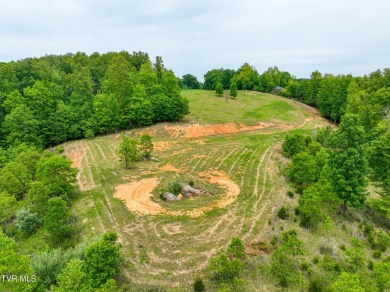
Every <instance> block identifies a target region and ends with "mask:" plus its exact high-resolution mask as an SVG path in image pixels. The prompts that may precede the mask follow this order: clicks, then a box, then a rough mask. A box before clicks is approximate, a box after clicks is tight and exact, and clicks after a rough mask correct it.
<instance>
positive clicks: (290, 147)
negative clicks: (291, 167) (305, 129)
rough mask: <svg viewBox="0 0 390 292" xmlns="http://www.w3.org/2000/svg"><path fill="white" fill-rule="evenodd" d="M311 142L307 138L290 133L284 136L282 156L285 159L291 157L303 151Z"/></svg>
mask: <svg viewBox="0 0 390 292" xmlns="http://www.w3.org/2000/svg"><path fill="white" fill-rule="evenodd" d="M310 142H311V138H310V137H309V136H304V135H302V134H299V133H292V134H289V135H287V136H286V138H285V139H284V142H283V145H282V151H283V154H284V155H285V156H287V157H293V156H294V155H295V154H298V153H299V152H301V151H305V150H306V147H307V145H309V143H310Z"/></svg>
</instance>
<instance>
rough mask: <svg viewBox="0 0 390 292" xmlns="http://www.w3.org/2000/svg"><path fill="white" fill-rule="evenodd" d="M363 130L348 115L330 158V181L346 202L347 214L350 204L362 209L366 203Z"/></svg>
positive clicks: (344, 205)
mask: <svg viewBox="0 0 390 292" xmlns="http://www.w3.org/2000/svg"><path fill="white" fill-rule="evenodd" d="M363 138H364V132H363V129H362V128H361V127H360V126H358V118H357V116H356V115H350V114H346V115H345V116H344V117H343V119H342V122H341V124H340V127H339V129H338V130H337V132H336V133H335V135H334V138H333V142H332V146H333V152H332V153H331V155H330V157H329V163H328V165H329V181H330V182H331V185H332V187H333V189H334V191H335V193H336V194H337V196H338V197H339V198H340V199H341V200H342V201H343V214H344V215H345V212H346V209H347V204H350V205H351V206H353V207H361V206H362V205H363V204H364V202H365V197H366V191H365V187H366V186H367V179H366V174H367V163H366V159H365V157H364V149H363V146H362V145H361V141H363Z"/></svg>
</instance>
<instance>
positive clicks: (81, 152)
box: [66, 143, 88, 170]
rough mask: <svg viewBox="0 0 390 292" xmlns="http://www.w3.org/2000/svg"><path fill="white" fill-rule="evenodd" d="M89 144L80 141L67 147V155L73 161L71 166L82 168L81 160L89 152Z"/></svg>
mask: <svg viewBox="0 0 390 292" xmlns="http://www.w3.org/2000/svg"><path fill="white" fill-rule="evenodd" d="M87 150H88V144H86V143H81V144H80V143H79V144H73V145H72V146H70V147H69V148H68V149H66V155H67V156H68V157H69V159H70V161H72V165H71V167H73V168H77V169H79V170H80V169H81V161H82V160H83V158H84V157H85V155H86V154H87Z"/></svg>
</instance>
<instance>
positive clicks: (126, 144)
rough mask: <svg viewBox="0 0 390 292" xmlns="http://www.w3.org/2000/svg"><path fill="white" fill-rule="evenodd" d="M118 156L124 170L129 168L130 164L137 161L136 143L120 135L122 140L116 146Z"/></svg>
mask: <svg viewBox="0 0 390 292" xmlns="http://www.w3.org/2000/svg"><path fill="white" fill-rule="evenodd" d="M118 154H119V156H120V157H121V159H122V160H123V161H124V162H125V168H126V169H127V168H129V167H130V163H131V162H134V161H137V159H138V153H137V141H136V140H134V139H131V138H129V137H127V136H126V135H125V134H122V139H121V142H120V143H119V146H118Z"/></svg>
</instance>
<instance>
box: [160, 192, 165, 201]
mask: <svg viewBox="0 0 390 292" xmlns="http://www.w3.org/2000/svg"><path fill="white" fill-rule="evenodd" d="M160 199H161V200H162V201H164V202H166V201H167V198H165V197H164V194H160Z"/></svg>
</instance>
